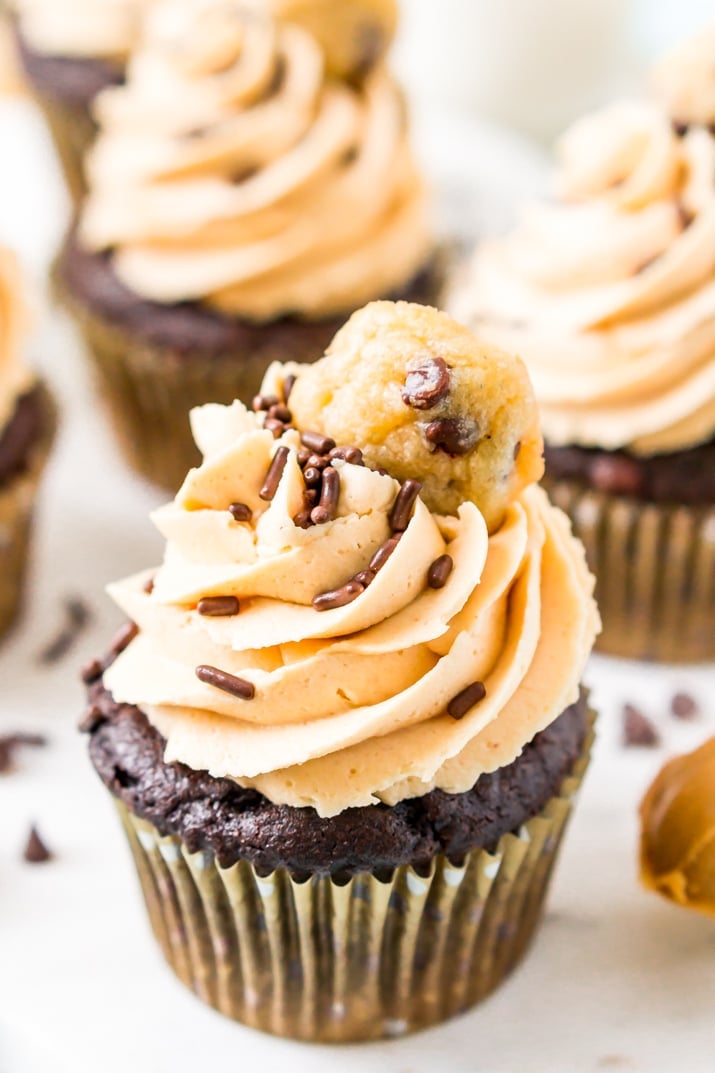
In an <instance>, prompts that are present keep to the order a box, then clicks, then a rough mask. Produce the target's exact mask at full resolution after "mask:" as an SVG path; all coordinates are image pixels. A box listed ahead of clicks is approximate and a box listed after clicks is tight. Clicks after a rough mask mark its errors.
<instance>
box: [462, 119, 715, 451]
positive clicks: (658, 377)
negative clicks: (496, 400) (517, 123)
mask: <svg viewBox="0 0 715 1073" xmlns="http://www.w3.org/2000/svg"><path fill="white" fill-rule="evenodd" d="M559 157H560V169H559V173H558V183H557V197H556V200H555V201H553V202H551V203H547V204H543V205H540V206H537V207H533V208H532V209H531V210H530V211H528V212H527V213H526V214H525V217H524V219H523V222H522V224H521V226H520V227H519V228H518V229H517V230H516V231H515V233H513V234H512V235H510V236H508V237H507V238H506V239H502V240H497V241H491V242H487V243H484V244H483V246H482V247H481V248H480V249H479V250H478V251H477V254H476V257H475V260H474V263H473V265H472V268H471V271H470V273H469V279H468V281H467V282H466V285H461V286H460V287H458V288H457V292H456V293H455V294H454V295H453V298H452V302H451V305H452V309H453V311H454V312H455V314H456V315H457V316H458V317H461V318H463V319H465V321H466V322H468V323H469V324H470V325H471V326H472V327H474V328H475V329H476V330H478V332H479V333H480V334H481V335H482V336H484V337H485V338H487V339H488V340H490V341H492V342H495V343H497V344H498V345H500V346H503V347H504V348H505V349H508V350H511V351H513V352H516V353H518V354H520V355H521V357H522V358H523V359H524V361H525V362H526V364H527V366H528V368H529V372H530V374H531V377H532V380H533V383H534V389H535V391H536V396H537V398H538V400H539V405H540V409H541V413H542V425H543V429H544V434H545V436H546V439H547V441H549V442H550V443H551V444H553V445H564V444H578V445H581V446H585V447H601V448H605V449H608V450H613V449H618V448H627V449H628V450H629V451H632V452H633V453H635V454H640V455H652V454H659V453H663V452H673V451H679V450H681V449H685V448H688V447H693V446H696V445H697V444H700V443H703V442H707V441H708V440H710V439H711V438H712V436H713V434H714V433H715V138H714V137H713V135H712V134H711V133H710V132H709V131H708V130H706V129H704V128H692V129H690V130H689V131H688V132H687V133H686V134H685V135H684V136H682V137H680V136H678V134H677V133H676V132H675V130H674V129H673V127H672V125H671V123H670V122H669V120H668V118H667V117H666V116H665V115H663V114H662V113H661V112H660V111H658V110H657V109H656V108H653V107H650V106H649V105H647V104H639V103H633V104H627V103H623V104H617V105H615V106H612V107H610V108H607V109H605V110H604V111H602V112H599V113H597V114H596V115H593V116H590V117H588V118H586V119H584V120H582V121H580V122H579V123H577V124H576V125H575V126H574V127H573V128H572V129H571V130H570V131H569V132H568V133H567V134H566V135H565V137H564V138H563V140H562V142H561V143H560V146H559Z"/></svg>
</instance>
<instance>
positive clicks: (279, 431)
mask: <svg viewBox="0 0 715 1073" xmlns="http://www.w3.org/2000/svg"><path fill="white" fill-rule="evenodd" d="M263 427H264V428H265V429H267V430H268V432H270V433H272V435H273V439H274V440H279V439H280V438H281V436H282V435H283V433H284V432H285V430H286V427H285V425H284V424H283V422H282V421H276V420H275V419H274V418H272V417H267V418H266V420H265V421H264V422H263Z"/></svg>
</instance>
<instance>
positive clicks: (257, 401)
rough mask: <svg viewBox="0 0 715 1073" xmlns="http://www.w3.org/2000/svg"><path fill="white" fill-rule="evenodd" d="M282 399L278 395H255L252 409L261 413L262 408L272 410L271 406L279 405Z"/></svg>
mask: <svg viewBox="0 0 715 1073" xmlns="http://www.w3.org/2000/svg"><path fill="white" fill-rule="evenodd" d="M280 401H281V400H280V399H279V398H278V396H277V395H254V396H253V400H252V402H251V409H252V410H255V412H256V413H260V412H261V410H270V408H271V406H277V405H278V403H279V402H280Z"/></svg>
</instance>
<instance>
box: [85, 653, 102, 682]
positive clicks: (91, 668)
mask: <svg viewBox="0 0 715 1073" xmlns="http://www.w3.org/2000/svg"><path fill="white" fill-rule="evenodd" d="M103 674H104V664H103V663H102V661H101V660H99V659H91V660H90V661H89V663H85V665H84V667H83V668H82V672H81V677H82V681H83V682H84V683H85V685H91V684H92V682H96V681H97V679H98V678H101V677H102V675H103Z"/></svg>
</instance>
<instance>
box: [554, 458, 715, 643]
mask: <svg viewBox="0 0 715 1073" xmlns="http://www.w3.org/2000/svg"><path fill="white" fill-rule="evenodd" d="M543 483H544V485H545V487H546V488H547V490H548V491H549V493H550V495H551V498H552V500H553V502H554V503H556V504H557V505H558V506H559V507H561V508H562V510H564V511H565V512H566V514H568V516H569V517H570V519H571V521H572V523H573V527H574V532H575V534H576V536H577V537H579V538H580V539H581V540H582V541H583V543H584V545H585V547H586V555H587V558H588V562H589V565H590V567H591V569H592V570H593V572H594V574H595V575H596V600H597V601H598V605H599V608H600V611H601V617H602V619H603V632H602V634H601V636H600V637H599V638H598V640H597V641H596V648H597V650H599V651H601V652H606V653H608V654H609V655H613V656H624V657H627V658H631V659H641V660H658V661H661V662H666V663H696V662H700V661H707V660H712V659H715V506H707V505H703V506H678V505H676V504H664V503H645V502H640V501H638V500H635V499H630V498H628V497H626V496H622V495H615V494H613V495H609V494H608V493H604V492H598V491H594V490H591V489H587V488H584V487H583V486H582V485H579V484H577V483H576V482H571V481H562V480H561V481H556V480H555V481H550V480H549V479H548V475H547V478H546V479H545V480H544V482H543Z"/></svg>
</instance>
